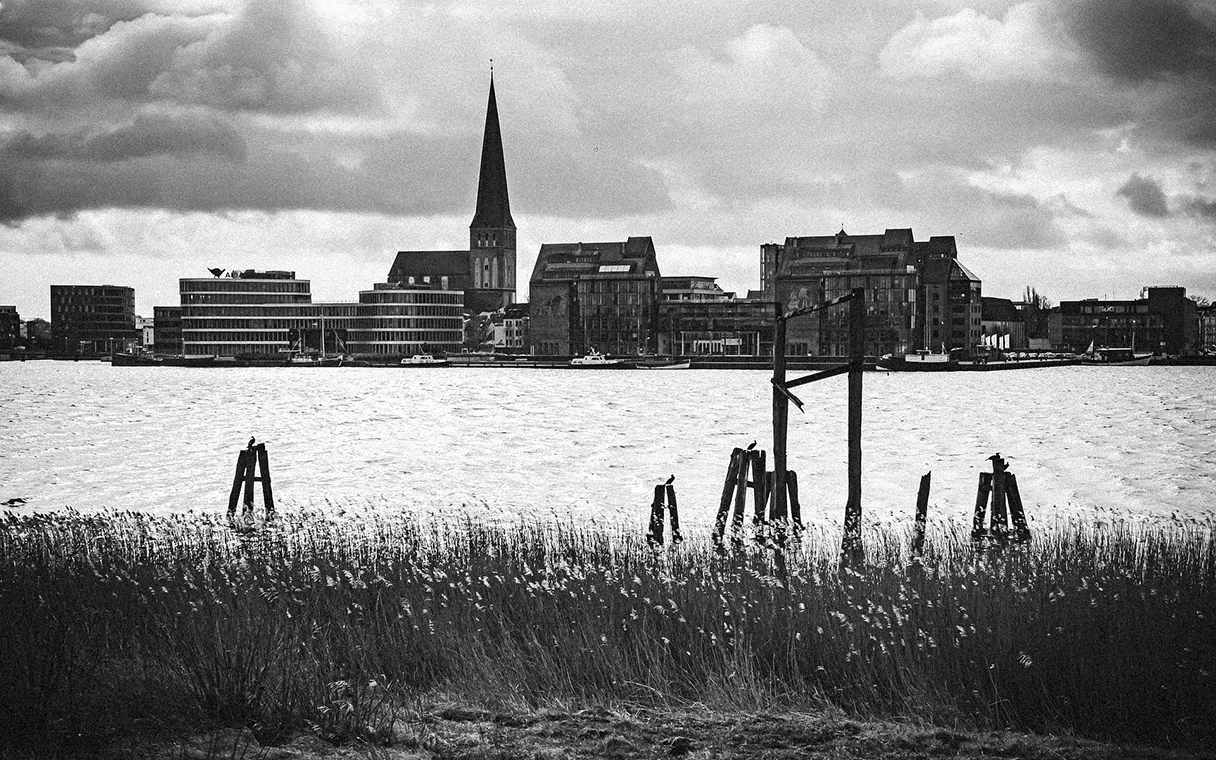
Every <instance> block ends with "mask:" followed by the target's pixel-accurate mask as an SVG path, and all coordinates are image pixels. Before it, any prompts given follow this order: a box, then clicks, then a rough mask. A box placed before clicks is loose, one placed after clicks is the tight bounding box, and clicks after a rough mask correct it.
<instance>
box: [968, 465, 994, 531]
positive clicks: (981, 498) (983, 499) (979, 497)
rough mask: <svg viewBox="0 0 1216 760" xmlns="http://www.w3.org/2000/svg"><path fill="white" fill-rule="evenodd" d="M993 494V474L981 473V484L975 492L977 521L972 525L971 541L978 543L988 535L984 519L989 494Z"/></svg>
mask: <svg viewBox="0 0 1216 760" xmlns="http://www.w3.org/2000/svg"><path fill="white" fill-rule="evenodd" d="M991 492H992V473H991V472H981V473H980V484H979V487H978V488H977V489H976V492H975V519H974V520H973V521H972V523H971V539H972V540H973V541H978V540H980V539H981V538H983V537H984V536H986V535H988V531H986V530H984V517H985V513H986V512H987V511H988V494H990V493H991Z"/></svg>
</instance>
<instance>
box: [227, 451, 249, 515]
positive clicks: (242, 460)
mask: <svg viewBox="0 0 1216 760" xmlns="http://www.w3.org/2000/svg"><path fill="white" fill-rule="evenodd" d="M250 453H251V452H250V451H249V450H248V449H242V450H241V452H240V453H239V454H237V457H236V474H235V475H233V476H232V492H231V493H230V494H228V516H229V517H232V516H233V515H235V514H236V505H237V501H239V500H240V498H241V485H242V484H244V482H245V468H246V467H247V466H248V459H249V454H250Z"/></svg>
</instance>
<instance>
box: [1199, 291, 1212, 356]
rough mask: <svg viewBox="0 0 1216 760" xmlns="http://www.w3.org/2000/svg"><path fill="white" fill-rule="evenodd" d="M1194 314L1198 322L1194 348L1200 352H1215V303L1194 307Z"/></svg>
mask: <svg viewBox="0 0 1216 760" xmlns="http://www.w3.org/2000/svg"><path fill="white" fill-rule="evenodd" d="M1195 316H1196V321H1197V322H1198V323H1199V329H1198V340H1197V342H1196V344H1195V348H1196V350H1197V351H1199V353H1202V354H1216V304H1210V303H1209V304H1204V305H1203V306H1197V307H1195Z"/></svg>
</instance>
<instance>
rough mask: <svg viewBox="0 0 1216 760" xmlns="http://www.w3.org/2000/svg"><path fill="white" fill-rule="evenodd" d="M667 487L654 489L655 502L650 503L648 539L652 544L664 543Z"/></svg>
mask: <svg viewBox="0 0 1216 760" xmlns="http://www.w3.org/2000/svg"><path fill="white" fill-rule="evenodd" d="M666 490H667V489H666V487H665V486H662V485H657V486H655V487H654V501H652V502H650V534H649V535H648V536H646V538H647V539H648V540H649V541H650V543H652V544H661V543H663V494H664V493H666Z"/></svg>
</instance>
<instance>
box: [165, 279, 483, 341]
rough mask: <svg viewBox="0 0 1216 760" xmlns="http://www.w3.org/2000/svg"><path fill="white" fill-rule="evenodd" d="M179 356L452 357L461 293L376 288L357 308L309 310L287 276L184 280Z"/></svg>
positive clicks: (303, 292)
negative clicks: (445, 354) (294, 351)
mask: <svg viewBox="0 0 1216 760" xmlns="http://www.w3.org/2000/svg"><path fill="white" fill-rule="evenodd" d="M180 286H181V299H182V305H181V336H182V353H184V354H186V355H189V356H199V355H214V356H233V357H243V358H260V359H272V358H278V357H284V358H285V355H286V353H287V352H288V351H289V350H292V349H298V350H302V351H324V352H326V353H331V354H336V353H342V354H356V355H358V354H368V355H373V356H381V357H383V356H386V355H398V354H401V355H412V354H415V353H420V352H447V351H459V350H460V347H461V335H462V333H461V314H462V312H463V305H464V294H463V293H462V292H461V291H459V290H447V289H444V288H442V287H441V283H438V282H436V283H433V284H429V283H428V284H422V285H414V286H411V285H408V284H407V285H397V284H389V283H378V284H376V285H374V286H373V288H372V289H371V290H365V291H361V292H360V293H359V301H358V302H330V303H313V302H312V293H311V285H310V282H309V281H308V280H300V279H297V278H296V274H295V272H288V271H265V272H264V271H256V270H252V269H249V270H245V271H239V272H237V271H234V272H232V273H230V274H228V275H227V276H224V277H210V278H184V279H182V280H181V281H180Z"/></svg>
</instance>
